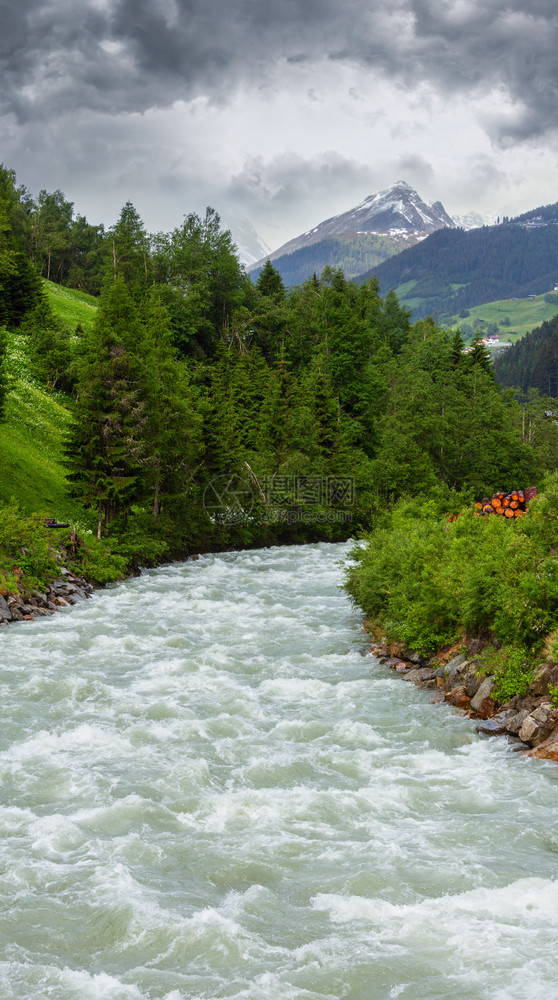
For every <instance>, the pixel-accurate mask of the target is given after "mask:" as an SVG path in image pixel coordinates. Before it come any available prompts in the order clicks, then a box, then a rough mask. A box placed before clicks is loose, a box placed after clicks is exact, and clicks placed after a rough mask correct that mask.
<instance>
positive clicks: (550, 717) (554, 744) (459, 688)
mask: <svg viewBox="0 0 558 1000" xmlns="http://www.w3.org/2000/svg"><path fill="white" fill-rule="evenodd" d="M484 649H488V646H487V644H486V643H483V642H482V640H480V639H473V640H471V641H470V642H469V643H468V644H467V645H464V644H460V646H459V647H456V646H453V647H451V648H448V649H446V650H442V651H440V652H438V653H437V654H436V655H435V656H431V657H424V656H421V654H420V653H418V652H417V651H415V650H412V649H409V648H408V647H406V646H405V645H404V644H403V643H397V642H392V643H389V642H387V640H386V639H385V638H381V639H379V640H375V641H374V642H373V643H372V645H371V647H370V651H371V652H372V653H373V654H374V656H376V658H377V659H378V660H379V661H380V663H382V664H384V665H385V666H386V667H388V668H389V669H391V670H394V671H396V673H397V674H398V675H399V676H400V677H401V679H402V680H403V681H408V682H412V683H414V684H416V685H417V686H419V687H423V688H425V689H427V690H431V691H432V693H433V696H434V699H435V701H439V702H445V703H446V704H448V705H452V706H454V707H455V708H457V709H458V710H459V711H460V712H461V714H462V715H466V716H468V717H469V718H471V719H474V720H475V721H476V729H477V732H479V733H481V734H483V735H485V736H506V737H507V738H508V739H509V740H511V741H513V742H514V744H515V745H516V747H517V749H518V751H520V752H523V753H525V754H527V755H528V756H530V757H537V758H539V759H540V760H554V761H558V707H557V706H556V704H555V702H554V700H553V698H552V693H553V689H554V688H555V686H556V685H557V684H558V664H556V663H553V662H551V661H547V662H545V663H543V664H542V665H541V666H539V667H538V669H537V670H536V671H535V675H534V679H533V681H532V682H531V684H530V685H529V688H528V690H527V692H526V693H525V694H522V695H519V694H518V695H515V696H514V697H513V698H511V699H510V700H509V701H505V702H503V701H499V700H498V698H497V697H496V690H497V678H496V676H495V675H494V674H492V673H491V672H490V656H489V655H486V654H485V655H483V650H484Z"/></svg>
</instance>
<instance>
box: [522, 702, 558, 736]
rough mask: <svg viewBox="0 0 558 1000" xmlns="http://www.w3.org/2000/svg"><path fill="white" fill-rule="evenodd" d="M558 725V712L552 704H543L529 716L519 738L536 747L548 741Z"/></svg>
mask: <svg viewBox="0 0 558 1000" xmlns="http://www.w3.org/2000/svg"><path fill="white" fill-rule="evenodd" d="M557 725H558V711H557V710H556V709H555V708H553V707H552V705H551V704H550V702H543V704H542V705H539V707H538V708H536V709H535V711H534V712H531V714H530V715H528V716H527V718H526V719H525V721H524V723H523V725H522V726H521V729H520V730H519V733H518V736H519V739H520V740H523V742H524V743H529V744H530V745H531V746H533V747H536V746H538V744H539V743H542V742H543V740H546V739H548V737H549V736H550V735H551V733H553V732H554V730H555V729H556V726H557Z"/></svg>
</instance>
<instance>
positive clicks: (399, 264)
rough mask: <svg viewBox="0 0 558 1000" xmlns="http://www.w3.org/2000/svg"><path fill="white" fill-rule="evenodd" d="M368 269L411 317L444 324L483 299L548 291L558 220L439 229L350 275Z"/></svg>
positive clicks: (556, 264)
mask: <svg viewBox="0 0 558 1000" xmlns="http://www.w3.org/2000/svg"><path fill="white" fill-rule="evenodd" d="M374 274H375V275H376V276H377V278H378V281H379V283H380V292H381V294H382V295H386V294H387V292H389V291H390V289H394V290H396V291H397V292H398V294H399V297H400V299H401V302H402V304H403V305H405V306H408V307H409V308H411V309H412V310H413V318H414V319H420V318H423V317H425V316H429V315H430V316H433V317H434V319H435V320H437V321H438V322H441V323H444V324H445V323H447V321H448V319H449V318H450V317H455V316H457V315H460V314H461V313H462V312H463V310H471V309H473V308H474V307H476V306H481V305H484V303H485V302H496V301H500V300H502V299H513V298H515V297H517V298H518V299H527V298H528V297H529V296H530V295H536V296H541V295H544V294H545V293H547V292H550V291H551V290H552V289H553V288H554V286H555V284H556V282H557V281H558V225H550V224H549V225H547V226H542V227H540V228H529V227H527V226H526V225H522V224H521V223H515V224H511V223H510V224H501V225H498V226H483V227H482V228H481V229H472V230H470V231H468V232H465V231H464V230H462V229H439V230H438V231H437V232H435V233H432V235H431V236H428V237H427V238H426V239H425V240H423V241H422V242H421V243H419V244H418V245H417V246H414V247H411V248H410V249H408V250H404V251H403V252H402V253H399V254H397V256H395V257H391V258H390V259H389V260H386V261H384V262H383V263H382V264H379V265H378V266H377V267H376V268H374V269H373V270H371V271H368V272H365V273H364V274H362V275H361V276H360V277H359V278H358V279H356V280H357V282H358V283H363V282H364V281H365V280H366V279H368V278H369V277H373V276H374ZM481 315H482V313H481ZM537 322H538V320H537V319H536V320H535V325H536V323H537Z"/></svg>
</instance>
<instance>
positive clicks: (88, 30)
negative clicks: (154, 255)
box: [0, 0, 558, 141]
mask: <svg viewBox="0 0 558 1000" xmlns="http://www.w3.org/2000/svg"><path fill="white" fill-rule="evenodd" d="M525 6H526V5H525V0H522V2H521V3H519V2H518V0H505V2H503V0H469V2H468V0H391V2H390V3H389V4H386V3H385V0H382V2H380V0H344V3H343V4H341V3H339V0H275V2H274V3H269V2H264V0H84V2H82V3H80V4H76V3H75V0H46V2H39V0H22V2H20V3H18V4H17V5H13V6H12V5H8V4H7V3H6V2H4V4H3V8H2V15H1V22H0V28H1V31H0V36H1V41H0V72H1V74H2V76H1V79H2V90H1V92H0V101H2V105H3V107H4V109H5V110H9V111H11V112H13V113H14V114H15V115H16V117H17V118H18V119H19V120H20V121H22V120H25V119H28V118H36V117H43V118H44V117H45V116H46V117H49V116H58V115H60V114H61V113H63V112H64V111H70V110H74V109H76V108H78V109H79V108H83V109H85V108H89V109H98V110H102V111H108V112H114V111H143V110H146V109H147V108H149V107H153V106H167V105H169V104H171V103H173V102H174V101H176V100H180V99H186V100H187V99H189V98H191V97H193V96H196V95H197V94H199V93H205V94H209V95H210V96H212V97H213V98H214V99H216V100H226V99H227V96H228V95H229V94H230V93H231V91H232V90H234V89H235V88H236V87H237V86H238V85H240V84H243V85H247V86H255V85H260V84H262V83H264V82H266V81H267V82H268V83H270V82H271V84H272V85H273V86H276V87H280V86H281V85H282V82H283V80H284V81H285V82H286V85H288V78H289V73H290V72H294V71H295V69H296V67H297V66H300V65H302V66H304V65H312V64H314V63H315V62H316V61H317V60H329V61H330V62H332V63H334V62H348V63H352V64H355V65H358V66H363V67H369V68H370V69H372V70H373V71H375V72H379V73H381V74H383V75H384V76H385V77H387V78H388V79H392V80H393V81H394V82H396V83H398V84H402V85H403V86H406V87H408V88H409V89H412V88H413V87H414V86H416V84H417V83H427V84H428V83H430V84H431V85H432V86H433V87H434V88H435V89H436V90H437V91H438V92H441V93H442V94H443V95H447V94H451V93H465V94H469V95H470V96H471V97H472V98H473V97H476V98H478V96H479V95H481V94H482V93H483V92H489V91H490V89H491V88H494V87H499V88H501V89H502V91H503V92H504V93H505V94H506V95H507V96H508V97H509V98H510V99H511V101H512V102H514V107H513V108H512V110H511V112H510V113H509V114H507V115H506V116H505V118H500V117H498V118H493V119H489V118H486V120H485V121H486V124H487V127H488V128H489V129H490V131H491V133H492V135H493V136H494V137H495V138H496V139H498V140H501V141H505V140H506V139H511V140H516V139H521V138H528V137H531V136H536V135H538V134H541V133H544V132H545V131H547V130H549V129H553V128H554V127H555V126H556V124H557V113H556V108H557V106H558V105H557V101H558V60H557V59H556V55H555V52H556V48H557V42H558V37H557V36H558V14H557V13H556V10H555V3H554V0H533V2H530V4H529V10H528V11H527V10H526V9H525ZM289 66H290V67H291V68H290V69H289ZM281 68H282V71H283V74H284V76H282V74H281V73H280V72H278V70H281Z"/></svg>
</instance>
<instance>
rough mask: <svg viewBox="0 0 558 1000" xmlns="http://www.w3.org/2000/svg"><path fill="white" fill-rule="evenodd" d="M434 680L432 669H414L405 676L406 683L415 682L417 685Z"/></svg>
mask: <svg viewBox="0 0 558 1000" xmlns="http://www.w3.org/2000/svg"><path fill="white" fill-rule="evenodd" d="M433 679H434V671H433V670H432V667H414V668H413V670H408V671H407V673H406V674H404V675H403V680H404V681H413V682H414V683H415V684H423V683H424V682H425V681H431V680H433Z"/></svg>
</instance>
